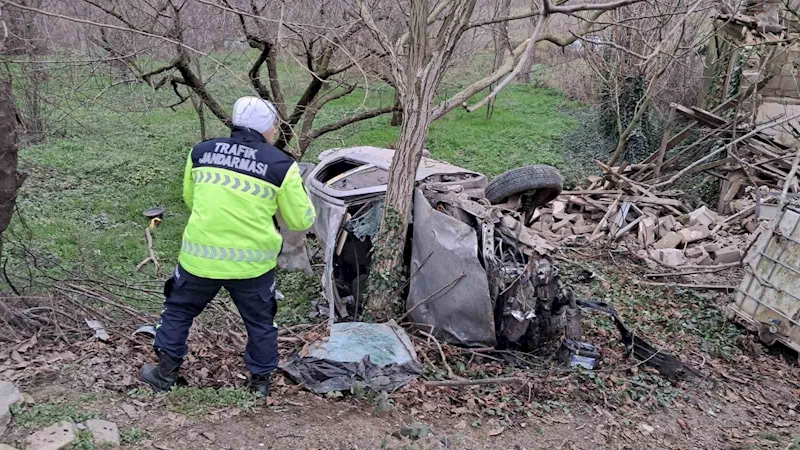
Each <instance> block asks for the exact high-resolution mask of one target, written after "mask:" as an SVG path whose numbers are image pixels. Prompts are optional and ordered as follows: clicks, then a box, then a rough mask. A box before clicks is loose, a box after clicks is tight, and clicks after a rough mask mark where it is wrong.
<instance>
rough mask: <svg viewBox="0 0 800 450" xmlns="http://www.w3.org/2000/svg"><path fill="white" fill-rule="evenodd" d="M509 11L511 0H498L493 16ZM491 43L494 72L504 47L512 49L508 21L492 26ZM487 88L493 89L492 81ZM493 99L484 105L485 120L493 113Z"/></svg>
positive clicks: (503, 59)
mask: <svg viewBox="0 0 800 450" xmlns="http://www.w3.org/2000/svg"><path fill="white" fill-rule="evenodd" d="M510 13H511V0H500V3H499V4H498V10H497V11H496V13H495V17H507V16H509V15H510ZM492 43H493V44H494V61H493V62H492V72H493V73H494V72H495V71H497V69H499V68H500V66H502V65H503V63H504V62H505V59H506V49H508V50H509V52H511V51H512V49H511V42H510V41H509V37H508V22H499V23H496V24H494V25H493V26H492ZM489 89H490V90H492V89H494V83H492V85H491V86H489ZM494 100H495V99H492V100H491V101H490V102H489V104H488V105H486V120H489V119H491V118H492V114H493V113H494Z"/></svg>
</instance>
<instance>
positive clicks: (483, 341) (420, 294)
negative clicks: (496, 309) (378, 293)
mask: <svg viewBox="0 0 800 450" xmlns="http://www.w3.org/2000/svg"><path fill="white" fill-rule="evenodd" d="M411 245H412V247H411V265H410V275H411V276H412V278H411V284H410V287H409V293H408V301H407V304H406V308H407V310H409V311H411V312H410V313H409V316H410V318H411V319H412V321H413V322H415V323H418V324H423V325H429V326H431V327H432V328H433V330H434V332H435V334H436V335H437V337H441V338H443V339H444V340H446V341H448V342H452V343H457V344H461V345H468V346H494V345H495V343H496V336H495V329H494V313H493V311H492V300H491V297H490V296H489V282H488V280H487V277H486V272H485V271H484V269H483V267H482V266H481V264H480V261H479V260H478V237H477V234H476V233H475V230H474V229H472V228H471V227H470V226H469V225H467V224H465V223H463V222H461V221H460V220H458V219H455V218H453V217H451V216H449V215H447V214H444V213H441V212H439V211H436V210H435V209H433V208H432V207H431V205H430V203H428V200H427V199H426V198H425V196H424V195H423V194H422V192H421V191H420V190H418V189H416V190H415V191H414V233H413V238H412V241H411ZM426 259H427V262H425V260H426ZM423 262H424V264H425V265H424V267H423V270H419V268H420V266H422V264H423Z"/></svg>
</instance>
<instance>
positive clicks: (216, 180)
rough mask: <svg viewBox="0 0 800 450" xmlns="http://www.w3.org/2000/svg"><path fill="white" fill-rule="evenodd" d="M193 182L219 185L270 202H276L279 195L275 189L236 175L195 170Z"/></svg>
mask: <svg viewBox="0 0 800 450" xmlns="http://www.w3.org/2000/svg"><path fill="white" fill-rule="evenodd" d="M192 180H194V182H195V183H197V184H203V183H206V184H219V185H221V186H225V187H229V188H230V189H235V190H237V191H241V192H244V193H245V194H252V195H254V196H256V197H261V198H269V199H270V200H275V196H276V195H277V193H276V192H275V189H274V188H272V187H269V186H264V185H259V184H258V183H255V182H251V181H250V180H247V179H245V178H244V177H239V176H238V174H236V173H230V174H224V175H223V174H221V173H219V172H211V171H208V170H203V169H195V170H193V171H192Z"/></svg>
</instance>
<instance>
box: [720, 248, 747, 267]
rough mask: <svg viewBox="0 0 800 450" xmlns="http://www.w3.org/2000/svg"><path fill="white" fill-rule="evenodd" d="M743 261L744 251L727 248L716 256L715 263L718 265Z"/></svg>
mask: <svg viewBox="0 0 800 450" xmlns="http://www.w3.org/2000/svg"><path fill="white" fill-rule="evenodd" d="M741 260H742V251H741V250H739V249H738V248H737V247H725V248H723V249H722V250H719V251H717V252H715V254H714V262H715V263H716V264H728V263H735V262H739V261H741Z"/></svg>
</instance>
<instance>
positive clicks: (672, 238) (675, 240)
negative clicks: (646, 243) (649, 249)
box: [653, 231, 683, 249]
mask: <svg viewBox="0 0 800 450" xmlns="http://www.w3.org/2000/svg"><path fill="white" fill-rule="evenodd" d="M681 242H683V236H681V235H680V234H679V233H676V232H674V231H670V232H669V233H667V234H666V235H665V236H664V237H662V238H661V239H660V240H659V241H658V242H656V243H655V245H654V246H653V247H655V248H656V249H665V248H675V247H677V246H679V245H681Z"/></svg>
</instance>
